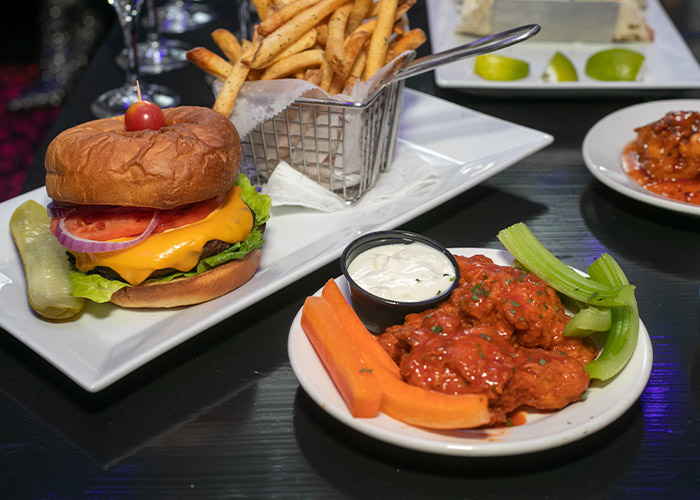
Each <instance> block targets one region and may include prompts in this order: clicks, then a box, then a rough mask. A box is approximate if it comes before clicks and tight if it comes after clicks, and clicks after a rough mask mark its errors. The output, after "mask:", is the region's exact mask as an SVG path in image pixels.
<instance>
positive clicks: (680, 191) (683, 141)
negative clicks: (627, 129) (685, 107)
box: [622, 111, 700, 205]
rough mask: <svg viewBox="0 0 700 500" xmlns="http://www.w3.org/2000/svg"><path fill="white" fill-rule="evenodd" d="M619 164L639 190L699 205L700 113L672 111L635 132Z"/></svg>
mask: <svg viewBox="0 0 700 500" xmlns="http://www.w3.org/2000/svg"><path fill="white" fill-rule="evenodd" d="M635 132H636V133H637V138H636V139H635V140H634V141H632V142H630V143H629V144H628V145H627V146H626V147H625V149H624V151H623V155H622V163H623V167H624V169H625V171H626V172H627V174H628V175H629V176H630V177H631V178H632V179H633V180H634V181H635V182H636V183H637V184H639V185H640V186H641V187H643V188H644V189H647V190H649V191H651V192H653V193H656V194H658V195H661V196H664V197H666V198H670V199H673V200H678V201H684V202H686V203H692V204H695V205H700V113H698V112H695V111H674V112H670V113H667V114H666V115H665V116H664V117H663V118H661V119H660V120H658V121H655V122H652V123H650V124H647V125H644V126H642V127H638V128H636V129H635Z"/></svg>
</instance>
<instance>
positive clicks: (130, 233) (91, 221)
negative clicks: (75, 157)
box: [51, 195, 224, 241]
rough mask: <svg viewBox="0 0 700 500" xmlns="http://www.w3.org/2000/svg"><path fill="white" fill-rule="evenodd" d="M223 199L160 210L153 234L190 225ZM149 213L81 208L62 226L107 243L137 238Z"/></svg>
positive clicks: (122, 208)
mask: <svg viewBox="0 0 700 500" xmlns="http://www.w3.org/2000/svg"><path fill="white" fill-rule="evenodd" d="M223 200H224V196H223V195H222V196H217V197H214V198H211V199H209V200H204V201H200V202H198V203H192V204H190V205H185V206H182V207H177V208H173V209H171V210H162V211H161V216H160V223H159V224H158V226H157V227H156V229H155V230H154V231H153V233H154V234H155V233H162V232H164V231H167V230H169V229H175V228H178V227H182V226H186V225H189V224H193V223H195V222H197V221H200V220H202V219H204V218H206V217H207V216H208V215H209V214H210V213H211V212H213V211H214V210H215V209H216V208H218V207H219V205H221V203H222V202H223ZM152 217H153V210H152V209H148V208H129V207H94V206H91V207H84V208H78V209H76V210H75V211H73V212H71V213H70V214H69V215H67V216H66V217H65V227H66V229H67V230H68V231H70V232H71V233H72V234H73V235H75V236H77V237H79V238H84V239H88V240H94V241H110V240H115V239H118V238H132V237H137V236H139V235H140V234H141V233H143V232H144V231H145V230H146V228H147V227H148V225H149V224H150V222H151V219H152ZM58 220H59V219H58V218H54V219H52V221H51V232H53V233H55V227H56V226H57V225H58Z"/></svg>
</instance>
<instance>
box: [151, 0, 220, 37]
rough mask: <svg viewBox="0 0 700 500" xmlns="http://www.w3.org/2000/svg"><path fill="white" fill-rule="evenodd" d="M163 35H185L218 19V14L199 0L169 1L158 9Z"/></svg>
mask: <svg viewBox="0 0 700 500" xmlns="http://www.w3.org/2000/svg"><path fill="white" fill-rule="evenodd" d="M157 12H158V21H159V23H160V30H161V32H162V33H185V32H186V31H191V30H194V29H197V28H200V27H201V26H203V25H205V24H209V23H211V22H212V21H214V19H216V12H214V9H212V8H211V7H209V6H207V5H204V4H203V3H201V2H199V1H198V0H190V1H187V0H168V1H167V2H165V4H164V5H163V6H161V7H160V8H158V9H157Z"/></svg>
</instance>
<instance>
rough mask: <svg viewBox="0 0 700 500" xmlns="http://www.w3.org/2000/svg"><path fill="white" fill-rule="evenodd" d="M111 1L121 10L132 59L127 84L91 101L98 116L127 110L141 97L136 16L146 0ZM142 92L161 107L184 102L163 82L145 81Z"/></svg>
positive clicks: (110, 1)
mask: <svg viewBox="0 0 700 500" xmlns="http://www.w3.org/2000/svg"><path fill="white" fill-rule="evenodd" d="M107 1H108V2H109V3H110V4H111V5H112V7H114V10H115V11H116V12H117V18H118V19H119V24H120V25H121V28H122V34H123V36H124V45H125V46H126V49H127V56H128V61H129V62H128V65H127V68H126V81H125V82H124V85H122V86H121V87H118V88H116V89H112V90H109V91H107V92H105V93H104V94H102V95H101V96H99V97H98V98H97V99H96V100H95V101H93V103H92V104H91V106H90V111H92V114H94V115H95V116H97V117H98V118H106V117H108V116H115V115H120V114H123V113H124V112H125V111H126V109H127V108H128V107H129V106H130V105H131V104H132V103H134V102H136V101H137V100H138V94H137V91H136V82H137V81H139V80H140V79H139V63H138V51H137V50H136V46H137V44H138V37H137V23H136V20H137V19H138V16H139V12H140V11H141V7H142V6H143V0H107ZM141 94H142V96H143V98H144V100H146V101H150V102H152V103H155V104H157V105H158V106H159V107H161V108H169V107H172V106H177V105H178V104H180V96H179V95H177V94H176V93H175V92H174V91H173V90H171V89H169V88H168V87H164V86H162V85H154V84H150V83H146V82H143V81H141Z"/></svg>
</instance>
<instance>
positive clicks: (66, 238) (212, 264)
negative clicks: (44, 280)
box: [45, 106, 270, 307]
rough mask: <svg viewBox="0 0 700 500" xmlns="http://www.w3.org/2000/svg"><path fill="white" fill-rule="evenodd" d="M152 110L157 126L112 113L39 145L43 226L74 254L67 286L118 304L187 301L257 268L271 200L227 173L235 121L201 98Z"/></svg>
mask: <svg viewBox="0 0 700 500" xmlns="http://www.w3.org/2000/svg"><path fill="white" fill-rule="evenodd" d="M163 114H164V116H165V126H163V127H162V128H160V129H159V130H150V129H147V130H139V131H135V132H127V131H126V130H125V126H124V116H117V117H113V118H105V119H102V120H95V121H91V122H88V123H84V124H81V125H78V126H76V127H73V128H71V129H68V130H66V131H64V132H62V133H61V134H60V135H58V136H57V137H56V138H55V139H54V140H53V142H51V144H50V145H49V148H48V150H47V153H46V160H45V165H46V190H47V193H48V195H49V196H50V197H51V198H52V200H53V201H52V202H51V203H50V204H49V215H50V216H51V217H52V222H51V231H52V232H53V233H54V234H55V235H56V238H57V239H58V241H59V242H60V243H61V244H62V245H63V246H65V247H66V249H67V251H68V254H69V258H70V260H71V262H72V263H73V266H74V268H73V270H72V272H71V285H72V288H73V295H76V296H79V297H85V298H88V299H92V300H94V301H96V302H107V301H111V302H113V303H115V304H117V305H120V306H123V307H175V306H182V305H189V304H196V303H199V302H204V301H207V300H210V299H213V298H216V297H219V296H221V295H223V294H225V293H228V292H230V291H231V290H233V289H235V288H237V287H239V286H241V285H242V284H243V283H245V282H246V281H248V280H249V279H250V278H251V277H252V276H253V274H254V273H255V271H256V269H257V268H258V264H259V262H260V255H261V247H262V244H263V235H262V230H263V229H264V225H265V222H266V221H267V219H268V217H269V209H270V200H269V198H268V197H267V196H263V195H260V194H259V193H258V192H257V191H256V190H255V188H254V187H253V186H252V185H251V184H250V182H249V181H248V179H247V178H246V177H245V176H244V175H242V174H239V173H238V166H239V162H240V157H241V146H240V140H239V137H238V132H237V131H236V128H235V127H234V126H233V124H232V123H231V122H230V121H229V120H228V119H226V118H225V117H223V116H222V115H220V114H219V113H217V112H215V111H213V110H211V109H209V108H202V107H193V106H182V107H179V108H171V109H165V110H163Z"/></svg>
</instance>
